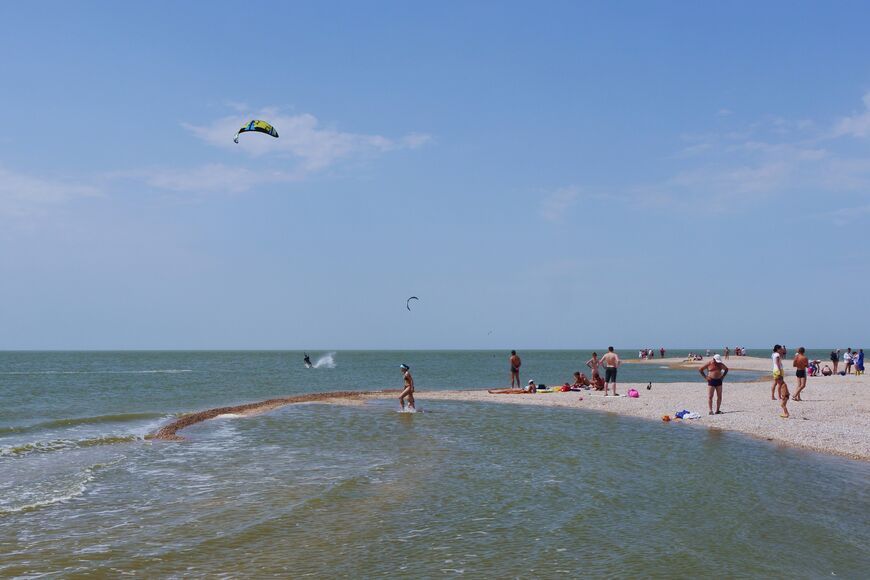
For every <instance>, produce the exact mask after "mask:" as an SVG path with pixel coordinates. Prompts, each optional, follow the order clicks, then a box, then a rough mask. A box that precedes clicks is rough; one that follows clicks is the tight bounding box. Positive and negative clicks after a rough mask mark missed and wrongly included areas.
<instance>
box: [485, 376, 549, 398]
mask: <svg viewBox="0 0 870 580" xmlns="http://www.w3.org/2000/svg"><path fill="white" fill-rule="evenodd" d="M537 392H538V385H536V384H535V381H531V380H530V381H529V384H528V385H526V388H524V389H489V390H488V391H487V393H489V394H490V395H534V394H535V393H537Z"/></svg>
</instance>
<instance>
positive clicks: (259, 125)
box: [233, 120, 278, 143]
mask: <svg viewBox="0 0 870 580" xmlns="http://www.w3.org/2000/svg"><path fill="white" fill-rule="evenodd" d="M249 131H254V132H256V133H265V134H266V135H271V136H272V137H278V131H276V130H275V127H273V126H272V125H270V124H269V123H267V122H266V121H256V120H255V121H251V122H250V123H247V124H246V125H243V126H242V128H241V129H239V131H238V132H237V133H236V136H235V137H233V141H235V142H236V143H238V142H239V135H241V134H242V133H247V132H249Z"/></svg>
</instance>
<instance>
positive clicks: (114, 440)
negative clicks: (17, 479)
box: [0, 435, 141, 457]
mask: <svg viewBox="0 0 870 580" xmlns="http://www.w3.org/2000/svg"><path fill="white" fill-rule="evenodd" d="M140 439H141V437H137V436H136V435H106V436H103V437H91V438H88V439H53V440H51V441H34V442H32V443H24V444H22V445H12V446H9V447H0V457H24V456H26V455H30V454H32V453H52V452H55V451H65V450H68V449H84V448H88V447H96V446H98V445H116V444H118V443H130V442H131V441H136V440H140Z"/></svg>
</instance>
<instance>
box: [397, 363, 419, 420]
mask: <svg viewBox="0 0 870 580" xmlns="http://www.w3.org/2000/svg"><path fill="white" fill-rule="evenodd" d="M399 368H400V369H402V378H403V379H404V381H405V388H403V389H402V394H401V395H399V403H401V404H402V410H403V411H404V410H405V397H408V408H410V409H411V410H412V411H416V410H417V408H416V407H415V406H414V377H412V376H411V368H410V367H409V366H408V365H406V364H401V365H399Z"/></svg>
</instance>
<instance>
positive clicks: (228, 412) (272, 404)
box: [147, 391, 392, 441]
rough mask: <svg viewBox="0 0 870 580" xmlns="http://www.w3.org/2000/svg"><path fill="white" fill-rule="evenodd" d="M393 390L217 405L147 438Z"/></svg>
mask: <svg viewBox="0 0 870 580" xmlns="http://www.w3.org/2000/svg"><path fill="white" fill-rule="evenodd" d="M391 392H392V391H337V392H332V393H309V394H305V395H296V396H293V397H281V398H278V399H267V400H265V401H259V402H256V403H245V404H243V405H235V406H233V407H217V408H215V409H208V410H207V411H198V412H196V413H188V414H186V415H182V416H181V417H179V418H178V419H175V420H174V421H172V422H171V423H169V424H168V425H164V426H163V427H161V428H160V429H158V430H157V431H156V432H154V433H152V434H151V435H149V436H148V437H147V439H157V440H160V441H182V440H184V437H182V436H180V435H178V432H179V431H181V430H182V429H184V428H186V427H190V426H191V425H196V424H197V423H202V422H203V421H208V420H209V419H215V418H218V417H220V416H226V417H233V416H245V417H248V416H251V415H257V414H259V413H266V412H268V411H273V410H275V409H278V408H280V407H284V406H286V405H293V404H297V403H319V402H330V401H334V402H343V401H352V400H358V399H361V398H362V397H364V396H378V395H383V396H386V395H387V394H389V393H391Z"/></svg>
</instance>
